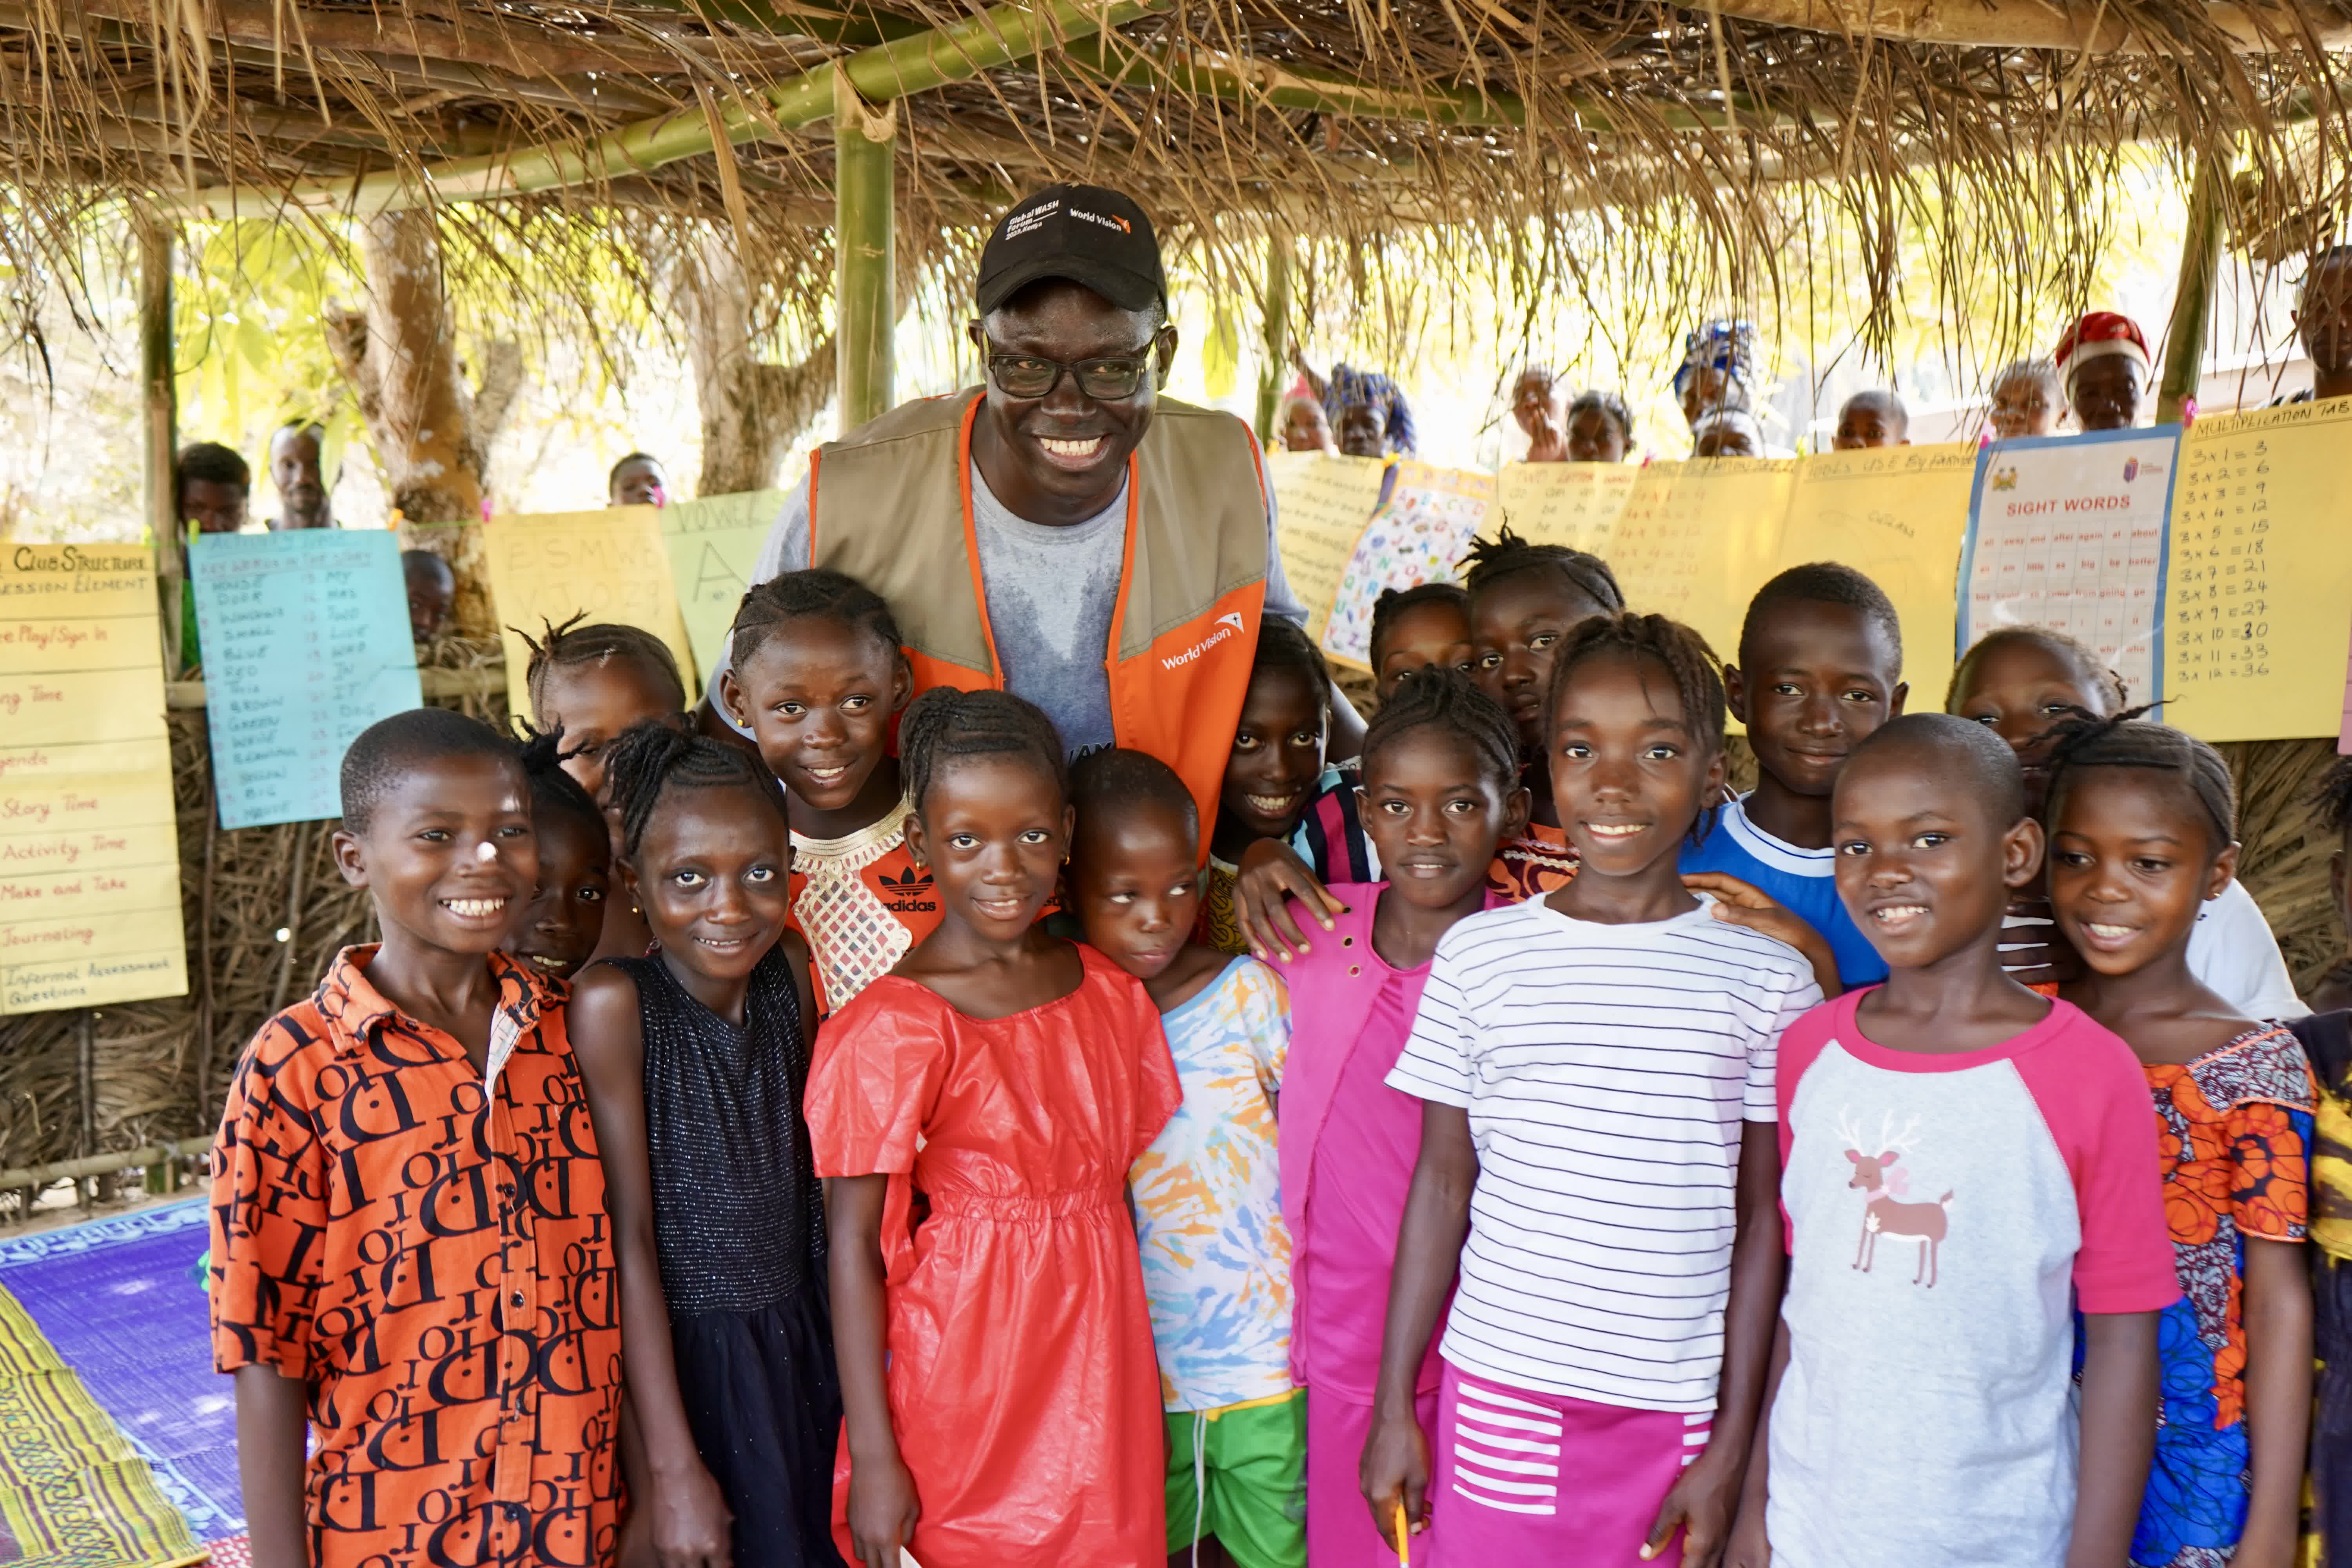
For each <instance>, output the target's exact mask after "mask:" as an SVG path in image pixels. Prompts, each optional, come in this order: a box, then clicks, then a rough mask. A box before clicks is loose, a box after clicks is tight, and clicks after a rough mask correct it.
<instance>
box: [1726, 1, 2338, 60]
mask: <svg viewBox="0 0 2352 1568" xmlns="http://www.w3.org/2000/svg"><path fill="white" fill-rule="evenodd" d="M1712 3H1713V4H1714V5H1715V8H1716V9H1717V10H1719V11H1721V12H1722V13H1723V15H1725V16H1734V17H1737V18H1738V19H1739V20H1741V21H1743V22H1761V23H1764V24H1766V25H1768V26H1774V27H1802V28H1805V29H1807V30H1808V31H1811V32H1816V33H1835V34H1838V35H1839V36H1841V37H1864V36H1869V37H1880V38H1888V39H1893V40H1895V41H1897V42H1901V43H1910V44H1939V45H1944V46H1948V47H1956V48H1990V49H2064V50H2067V51H2069V52H2072V53H2076V54H2083V53H2089V54H2118V55H2145V54H2153V53H2156V52H2158V51H2157V49H2156V48H2155V47H2152V46H2151V40H2150V35H2149V33H2148V32H2147V29H2146V28H2145V27H2142V26H2136V25H2135V24H2134V23H2132V22H2131V21H2130V20H2128V19H2126V17H2125V16H2122V15H2121V14H2119V13H2118V12H2117V10H2116V8H2115V7H2114V6H2111V5H2094V4H2087V3H2085V0H1990V3H1987V4H1979V3H1977V0H1866V3H1865V0H1712ZM2204 9H2205V20H2206V21H2207V22H2208V23H2209V24H2210V25H2211V26H2213V27H2215V28H2216V29H2218V30H2219V31H2220V32H2221V34H2222V36H2223V37H2226V38H2228V39H2229V40H2230V43H2231V47H2235V48H2236V49H2238V50H2239V51H2240V52H2241V53H2244V54H2269V53H2273V52H2274V51H2278V50H2284V49H2295V48H2303V49H2341V48H2346V47H2352V21H2345V20H2342V19H2337V18H2330V19H2329V20H2327V21H2326V23H2325V24H2324V25H2322V24H2320V23H2319V22H2318V21H2317V20H2316V18H2317V17H2318V16H2321V15H2322V13H2320V12H2319V11H2318V10H2317V9H2316V8H2312V9H2308V10H2304V11H2295V10H2290V9H2287V8H2285V7H2283V6H2272V5H2261V4H2252V5H2236V4H2231V3H2230V0H2215V3H2210V4H2208V5H2206V6H2205V8H2204ZM2306 18H2310V20H2306ZM2159 41H2160V40H2159Z"/></svg>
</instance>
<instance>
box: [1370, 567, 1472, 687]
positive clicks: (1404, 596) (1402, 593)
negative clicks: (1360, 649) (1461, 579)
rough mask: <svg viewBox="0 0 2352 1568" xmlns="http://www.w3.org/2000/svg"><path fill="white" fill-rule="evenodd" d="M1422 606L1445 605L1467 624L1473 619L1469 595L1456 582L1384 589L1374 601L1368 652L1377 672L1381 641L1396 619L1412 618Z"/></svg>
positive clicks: (1379, 665) (1379, 661)
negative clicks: (1400, 617)
mask: <svg viewBox="0 0 2352 1568" xmlns="http://www.w3.org/2000/svg"><path fill="white" fill-rule="evenodd" d="M1423 605H1444V606H1446V607H1447V608H1448V609H1450V610H1452V611H1454V614H1456V615H1458V616H1461V617H1462V619H1463V622H1464V624H1465V625H1467V624H1468V622H1469V619H1470V595H1469V593H1468V591H1467V590H1465V588H1463V587H1462V585H1461V584H1457V583H1416V584H1413V585H1412V587H1410V588H1383V589H1381V596H1380V597H1379V598H1377V599H1374V600H1373V601H1372V635H1371V638H1370V642H1369V643H1368V644H1367V645H1366V652H1367V653H1368V654H1369V656H1370V659H1371V665H1372V668H1374V669H1378V668H1380V667H1381V638H1382V637H1387V636H1388V635H1389V632H1390V630H1391V628H1392V627H1393V626H1395V625H1396V623H1397V617H1398V616H1409V615H1411V614H1412V612H1413V611H1415V610H1418V609H1420V608H1421V607H1422V606H1423Z"/></svg>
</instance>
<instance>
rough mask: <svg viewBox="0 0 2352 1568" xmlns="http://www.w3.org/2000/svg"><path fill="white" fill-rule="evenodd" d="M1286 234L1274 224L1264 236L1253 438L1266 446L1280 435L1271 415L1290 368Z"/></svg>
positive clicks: (1278, 405)
mask: <svg viewBox="0 0 2352 1568" xmlns="http://www.w3.org/2000/svg"><path fill="white" fill-rule="evenodd" d="M1290 267H1291V251H1290V236H1289V235H1287V234H1286V233H1285V232H1283V231H1282V230H1281V229H1280V228H1276V229H1274V230H1272V231H1271V232H1269V233H1268V234H1267V235H1266V239H1265V334H1264V337H1263V339H1262V340H1261V341H1260V342H1259V344H1258V354H1259V357H1258V363H1257V439H1258V445H1260V446H1262V447H1268V448H1271V447H1274V446H1275V445H1276V443H1277V441H1278V440H1279V439H1280V437H1281V432H1279V431H1278V430H1276V428H1275V427H1274V426H1275V416H1276V414H1277V413H1279V412H1280V410H1281V408H1282V388H1283V385H1284V384H1285V383H1286V382H1287V381H1288V379H1289V372H1290Z"/></svg>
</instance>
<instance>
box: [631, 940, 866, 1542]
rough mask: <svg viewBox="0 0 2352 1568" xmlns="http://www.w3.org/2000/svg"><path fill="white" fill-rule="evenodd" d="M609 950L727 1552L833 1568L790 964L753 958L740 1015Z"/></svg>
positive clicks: (824, 1383) (826, 1391)
mask: <svg viewBox="0 0 2352 1568" xmlns="http://www.w3.org/2000/svg"><path fill="white" fill-rule="evenodd" d="M608 962H610V963H615V964H618V965H619V966H620V967H621V968H622V969H623V970H624V971H625V972H626V973H628V975H629V976H630V978H631V979H633V980H635V982H636V984H637V1016H638V1020H639V1022H640V1024H641V1026H643V1029H644V1032H645V1045H646V1146H647V1152H648V1154H649V1155H650V1156H651V1166H652V1172H651V1173H652V1181H653V1200H654V1243H655V1248H656V1252H657V1253H658V1255H659V1257H660V1260H661V1274H662V1290H663V1293H664V1294H665V1295H666V1296H667V1298H668V1300H669V1320H670V1341H671V1344H672V1346H673V1347H674V1350H675V1353H676V1355H677V1386H678V1392H679V1394H682V1395H683V1396H684V1398H685V1401H686V1415H687V1421H688V1425H689V1426H691V1427H692V1428H693V1431H694V1444H695V1447H696V1448H697V1449H698V1450H699V1451H700V1453H701V1456H702V1462H703V1465H704V1466H705V1467H706V1468H708V1469H709V1471H710V1474H711V1478H712V1479H714V1480H716V1481H717V1482H718V1483H719V1491H720V1492H721V1493H722V1494H723V1495H724V1496H725V1498H726V1500H727V1506H728V1508H729V1510H731V1511H732V1512H733V1514H734V1515H735V1536H734V1568H840V1564H841V1561H842V1560H841V1555H840V1553H839V1552H837V1551H836V1550H835V1547H834V1543H833V1531H832V1516H833V1462H834V1447H835V1442H836V1440H837V1439H838V1437H839V1435H840V1431H841V1386H840V1384H839V1382H838V1380H837V1378H836V1376H835V1371H834V1361H833V1325H832V1320H831V1316H830V1313H829V1312H828V1310H827V1307H826V1295H825V1273H824V1197H823V1192H822V1189H821V1188H820V1187H819V1185H818V1184H817V1178H816V1167H815V1163H814V1160H813V1158H812V1157H811V1155H810V1152H809V1136H808V1124H807V1123H806V1122H805V1121H803V1120H802V1117H801V1095H802V1093H803V1090H804V1089H806V1088H807V1085H808V1069H809V1047H808V1044H807V1041H806V1039H805V1037H803V1033H802V1027H801V1016H800V997H799V994H798V992H797V991H796V990H795V989H794V987H793V979H792V969H791V966H790V964H789V963H788V962H787V960H786V959H785V957H784V954H783V951H782V947H781V946H779V947H778V949H777V950H776V951H775V952H771V953H770V954H769V955H768V956H767V958H765V959H764V960H762V961H761V964H760V966H759V968H757V969H756V970H754V971H752V973H751V990H750V994H749V995H748V996H747V997H746V999H745V1003H744V1013H743V1026H741V1027H740V1028H739V1027H737V1026H735V1025H733V1024H730V1023H729V1022H728V1021H727V1020H726V1019H724V1018H722V1017H720V1016H719V1015H718V1014H716V1013H713V1012H712V1011H711V1010H710V1009H709V1008H708V1007H706V1006H704V1005H702V1004H701V1003H699V1002H698V1001H696V1000H695V999H694V998H693V997H692V996H690V995H688V994H687V993H686V990H685V988H684V987H683V986H681V985H679V984H678V983H677V979H676V978H675V977H673V976H672V975H671V973H670V972H669V967H668V965H667V964H665V963H663V962H662V960H661V956H660V954H658V953H656V954H654V955H653V956H651V957H647V958H616V959H612V960H608Z"/></svg>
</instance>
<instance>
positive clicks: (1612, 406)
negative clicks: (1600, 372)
mask: <svg viewBox="0 0 2352 1568" xmlns="http://www.w3.org/2000/svg"><path fill="white" fill-rule="evenodd" d="M1588 408H1592V409H1598V410H1599V411H1600V412H1601V414H1603V415H1605V416H1608V417H1609V418H1611V419H1612V420H1614V421H1616V424H1617V433H1618V434H1619V435H1620V436H1622V437H1625V445H1626V447H1628V448H1629V449H1630V448H1631V447H1633V409H1632V408H1631V407H1630V406H1628V405H1627V404H1626V402H1625V400H1624V399H1623V398H1622V397H1620V396H1619V395H1617V394H1615V393H1613V392H1607V391H1603V390H1602V389H1601V388H1600V387H1597V386H1592V387H1587V388H1585V390H1583V391H1582V392H1580V393H1578V394H1577V395H1576V401H1575V402H1573V403H1570V405H1568V418H1569V419H1570V420H1573V419H1575V417H1576V416H1578V415H1580V414H1581V413H1583V412H1584V411H1585V410H1586V409H1588Z"/></svg>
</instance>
